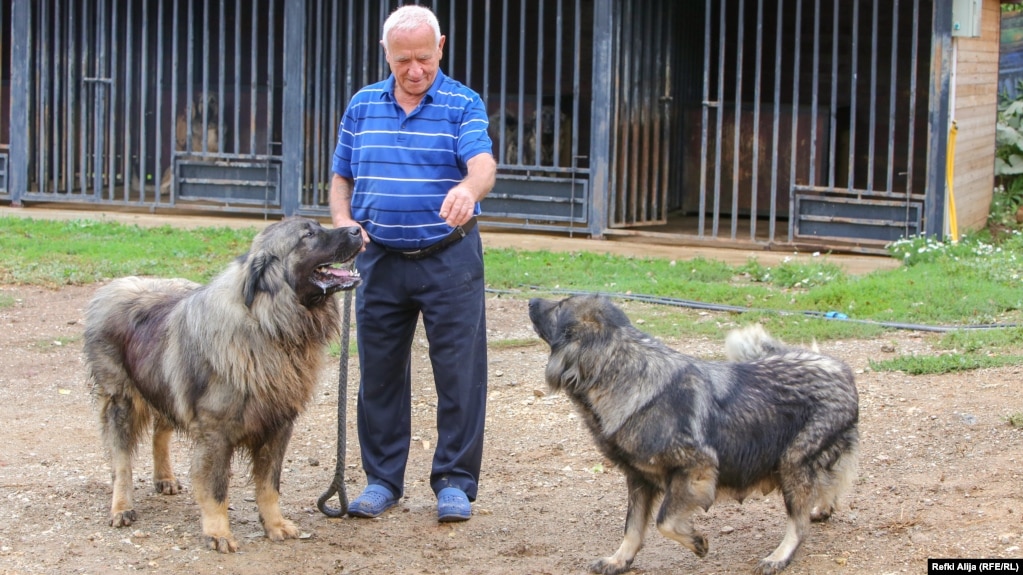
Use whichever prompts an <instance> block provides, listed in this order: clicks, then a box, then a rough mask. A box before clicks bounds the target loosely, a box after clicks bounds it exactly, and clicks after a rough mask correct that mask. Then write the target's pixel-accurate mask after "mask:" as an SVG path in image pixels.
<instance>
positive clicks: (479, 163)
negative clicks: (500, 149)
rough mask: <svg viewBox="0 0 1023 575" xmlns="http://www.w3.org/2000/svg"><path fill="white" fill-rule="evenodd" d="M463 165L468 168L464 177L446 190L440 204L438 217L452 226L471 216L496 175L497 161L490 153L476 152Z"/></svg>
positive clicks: (463, 221)
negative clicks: (446, 192)
mask: <svg viewBox="0 0 1023 575" xmlns="http://www.w3.org/2000/svg"><path fill="white" fill-rule="evenodd" d="M465 165H466V167H467V168H468V173H467V174H466V176H465V179H464V180H462V181H461V182H459V184H458V185H457V186H455V187H453V188H451V189H450V190H449V191H448V195H447V196H445V197H444V203H443V204H441V206H440V217H442V218H444V222H445V223H447V224H448V225H449V226H451V227H453V228H455V227H458V226H460V225H462V224H464V223H466V222H468V221H469V219H470V218H472V216H473V213H474V212H475V211H476V202H478V201H480V200H482V199H483V198H485V197H486V196H487V194H489V193H490V190H492V189H493V188H494V182H495V180H496V177H497V162H495V161H494V156H492V155H490V154H476V155H475V156H473V157H472V158H470V159H469V161H468V162H466V164H465Z"/></svg>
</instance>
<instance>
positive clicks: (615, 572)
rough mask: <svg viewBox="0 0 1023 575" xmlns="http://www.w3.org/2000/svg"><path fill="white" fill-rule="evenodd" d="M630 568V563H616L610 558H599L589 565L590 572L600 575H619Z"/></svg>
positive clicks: (616, 561)
mask: <svg viewBox="0 0 1023 575" xmlns="http://www.w3.org/2000/svg"><path fill="white" fill-rule="evenodd" d="M630 567H632V561H631V560H629V561H618V560H616V559H615V558H614V557H613V556H612V557H601V558H600V559H597V560H596V561H594V562H593V564H591V565H590V571H591V572H593V573H599V574H600V575H619V574H620V573H625V572H626V571H628V570H629V568H630Z"/></svg>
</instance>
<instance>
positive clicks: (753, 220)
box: [749, 0, 764, 240]
mask: <svg viewBox="0 0 1023 575" xmlns="http://www.w3.org/2000/svg"><path fill="white" fill-rule="evenodd" d="M756 27H757V28H756V29H757V33H756V40H755V45H756V48H755V51H754V52H755V53H754V63H753V154H752V158H750V163H751V164H752V166H753V167H752V169H751V171H750V173H751V181H750V218H749V237H750V239H751V240H755V239H756V238H757V210H758V209H759V206H758V200H759V195H760V189H759V187H760V186H759V184H760V182H759V177H760V109H761V107H762V106H763V102H761V91H760V83H761V81H762V79H763V60H764V59H763V53H764V0H757V24H756Z"/></svg>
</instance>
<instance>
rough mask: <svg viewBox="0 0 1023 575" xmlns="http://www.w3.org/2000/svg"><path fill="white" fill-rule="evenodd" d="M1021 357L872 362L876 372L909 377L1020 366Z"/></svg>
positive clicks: (948, 356) (955, 356)
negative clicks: (894, 372) (899, 373)
mask: <svg viewBox="0 0 1023 575" xmlns="http://www.w3.org/2000/svg"><path fill="white" fill-rule="evenodd" d="M1021 363H1023V356H1020V355H998V356H991V355H981V354H976V353H949V354H940V355H921V356H916V355H904V356H901V357H897V358H894V359H888V360H884V361H873V360H871V361H870V369H873V370H874V371H901V372H904V373H907V374H909V375H930V374H940V373H952V372H957V371H970V370H974V369H981V368H985V367H1005V366H1007V365H1020V364H1021Z"/></svg>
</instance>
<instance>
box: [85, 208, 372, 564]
mask: <svg viewBox="0 0 1023 575" xmlns="http://www.w3.org/2000/svg"><path fill="white" fill-rule="evenodd" d="M362 247H363V240H362V231H361V230H360V229H359V228H358V227H345V228H336V229H328V228H325V227H323V226H321V225H320V224H319V223H318V222H316V221H314V220H311V219H307V218H297V217H296V218H285V219H283V220H281V221H279V222H275V223H273V224H270V225H269V226H267V227H266V228H265V229H264V230H263V231H262V232H260V233H259V234H258V235H256V237H255V238H254V239H253V241H252V245H251V247H250V249H249V251H248V253H246V254H244V255H242V256H240V257H238V258H237V259H235V260H234V261H233V262H231V263H230V264H229V265H227V267H226V269H225V270H223V271H222V272H221V273H220V274H219V275H217V276H216V277H215V278H214V279H213V280H212V281H210V282H209V283H208V284H206V285H200V284H198V283H195V282H192V281H188V280H184V279H156V278H140V277H126V278H121V279H117V280H114V281H112V282H110V283H109V284H107V285H106V286H104V287H102V288H100V289H99V290H97V292H96V294H95V296H94V297H93V299H92V300H91V302H90V304H89V306H88V309H87V311H86V324H85V342H84V354H85V362H86V367H87V369H88V373H89V376H90V379H91V381H92V387H93V394H94V397H95V399H96V403H97V407H98V412H99V422H100V427H101V431H102V438H103V443H104V445H105V447H106V449H107V450H108V451H109V455H110V461H111V468H112V474H113V500H112V503H111V507H110V516H109V521H110V524H111V525H112V526H114V527H126V526H129V525H131V524H133V523H134V522H135V521H136V520H137V512H136V510H135V506H134V503H133V493H132V491H133V480H132V460H133V455H134V453H135V451H136V447H137V445H138V442H139V441H140V440H141V439H142V437H143V436H144V435H145V434H146V433H147V431H148V430H149V429H152V446H153V487H154V489H155V490H156V492H157V493H162V494H167V495H171V494H176V493H178V492H180V491H181V484H180V482H179V481H178V479H177V478H176V477H175V475H174V472H173V470H172V465H171V461H170V439H171V436H172V435H173V432H174V431H175V430H177V431H181V432H183V433H184V434H185V435H186V436H187V437H188V438H190V439H191V440H192V442H193V445H194V447H193V449H192V460H191V471H190V478H191V482H192V489H193V491H194V494H195V498H196V500H197V502H198V504H199V507H200V512H201V520H202V532H203V535H204V536H205V538H206V542H207V544H208V546H209V547H210V548H211V549H215V550H217V551H220V552H223V553H229V552H234V551H236V550H237V549H238V542H237V540H236V539H235V537H234V536H233V535H232V533H231V529H230V525H229V521H228V504H229V503H228V493H227V492H228V483H229V478H230V473H231V460H232V457H233V455H234V454H235V453H236V452H239V451H240V452H242V453H243V454H244V455H246V456H247V459H248V461H249V462H250V463H251V471H252V478H253V482H254V484H255V492H256V506H257V507H258V510H259V519H260V522H261V523H262V526H263V529H264V531H265V533H266V536H267V537H268V538H269V539H271V540H283V539H288V538H295V537H298V535H299V532H298V528H297V527H296V526H295V524H294V523H293V522H291V521H289V520H288V519H285V518H284V517H283V515H282V514H281V510H280V504H279V501H280V479H281V469H282V462H283V460H284V455H285V451H286V450H287V447H288V443H289V441H290V439H291V434H292V429H293V426H294V422H295V419H296V418H297V417H298V416H299V414H300V413H302V411H303V410H304V409H305V406H306V405H307V404H308V402H309V399H310V397H311V396H312V393H313V390H314V388H315V386H316V383H317V381H318V377H319V375H320V371H321V368H322V367H323V364H324V360H325V359H326V357H327V346H328V345H329V343H330V342H331V341H332V340H334V339H335V338H337V337H338V335H339V328H340V314H339V313H338V311H339V307H338V305H337V302H336V301H335V300H336V298H335V297H333V296H334V294H335V293H337V292H339V291H342V290H351V289H353V288H355V287H356V286H357V285H359V283H360V282H361V279H360V277H359V274H358V271H357V270H355V268H354V265H353V264H354V261H355V257H356V256H357V255H358V254H359V252H360V251H361V250H362ZM342 353H344V350H342Z"/></svg>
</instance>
